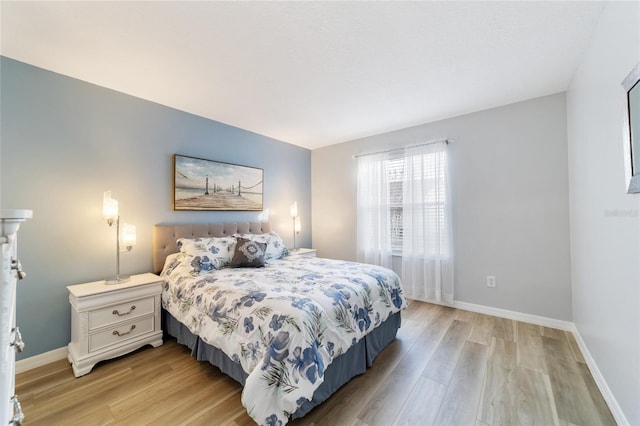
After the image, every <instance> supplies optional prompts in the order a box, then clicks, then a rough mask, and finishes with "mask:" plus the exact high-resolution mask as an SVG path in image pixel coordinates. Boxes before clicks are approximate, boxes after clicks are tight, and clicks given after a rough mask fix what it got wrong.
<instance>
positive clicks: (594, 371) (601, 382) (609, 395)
mask: <svg viewBox="0 0 640 426" xmlns="http://www.w3.org/2000/svg"><path fill="white" fill-rule="evenodd" d="M571 331H573V336H574V337H575V339H576V343H577V344H578V347H579V348H580V352H582V357H583V358H584V360H585V361H586V362H587V366H588V367H589V371H591V375H592V376H593V380H595V382H596V385H597V386H598V389H600V393H601V394H602V397H603V398H604V400H605V401H606V403H607V405H608V406H609V409H610V410H611V414H613V417H614V418H615V419H616V423H618V424H619V425H621V426H625V425H629V421H628V420H627V417H626V416H625V415H624V412H623V411H622V408H620V405H619V404H618V401H617V400H616V398H615V396H613V392H611V389H609V385H607V381H606V380H605V379H604V376H603V375H602V373H601V372H600V369H599V368H598V365H597V364H596V361H595V360H594V359H593V357H592V356H591V353H590V352H589V349H588V348H587V345H586V343H585V342H584V340H583V339H582V335H581V334H580V331H578V328H577V327H576V326H575V324H573V330H571Z"/></svg>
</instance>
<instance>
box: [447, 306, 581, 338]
mask: <svg viewBox="0 0 640 426" xmlns="http://www.w3.org/2000/svg"><path fill="white" fill-rule="evenodd" d="M452 306H453V307H454V308H459V309H464V310H465V311H471V312H478V313H480V314H485V315H493V316H494V317H500V318H506V319H510V320H516V321H522V322H528V323H530V324H535V325H542V326H545V327H550V328H557V329H560V330H565V331H574V330H575V326H574V324H573V323H572V322H570V321H562V320H558V319H554V318H547V317H541V316H539V315H532V314H524V313H522V312H516V311H510V310H508V309H500V308H494V307H492V306H484V305H476V304H474V303H467V302H459V301H457V300H454V301H453V305H452Z"/></svg>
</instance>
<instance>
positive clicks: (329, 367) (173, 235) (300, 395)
mask: <svg viewBox="0 0 640 426" xmlns="http://www.w3.org/2000/svg"><path fill="white" fill-rule="evenodd" d="M236 237H241V238H236ZM276 237H277V238H276ZM230 241H233V242H234V243H233V245H231V243H230ZM235 242H237V244H236V243H235ZM245 243H246V247H242V245H243V244H245ZM258 243H259V244H258ZM207 244H209V245H207ZM236 245H237V248H236ZM227 247H228V250H229V252H231V251H234V250H235V252H236V253H235V255H236V257H237V256H238V254H240V255H242V254H241V253H238V252H239V251H240V250H239V249H240V248H242V249H243V250H244V249H245V248H247V247H248V248H249V249H251V248H256V247H257V249H259V250H263V252H261V254H263V255H264V257H265V258H266V260H267V261H266V265H265V267H257V268H256V267H236V268H229V267H224V266H226V264H224V263H220V264H218V263H216V262H218V261H219V259H222V257H221V256H223V254H224V253H226V252H225V250H227ZM204 249H206V250H207V253H206V255H202V256H199V255H198V254H202V253H201V252H198V251H197V250H204ZM274 250H275V251H274ZM250 251H251V250H250ZM212 252H213V253H215V254H214V255H211V254H210V253H212ZM252 253H253V252H252ZM247 254H248V255H249V260H252V259H253V258H252V257H251V254H250V253H248V252H247ZM267 254H268V255H267ZM280 254H281V255H282V257H281V258H280ZM232 257H233V256H232ZM241 257H242V256H241ZM246 260H247V259H244V261H245V262H246ZM233 261H236V259H235V258H234V259H233ZM236 263H237V262H236ZM250 264H251V263H250ZM241 265H243V264H241ZM153 266H154V271H155V272H160V273H161V275H162V277H163V280H164V284H163V294H162V306H163V330H164V331H165V333H167V334H169V335H171V336H173V337H175V338H176V339H177V341H178V343H180V344H183V345H186V346H188V347H189V348H190V349H191V353H192V355H193V356H194V357H196V358H197V359H198V360H201V361H208V362H210V363H211V364H213V365H215V366H216V367H218V368H219V369H220V370H221V371H222V372H224V373H225V374H227V375H229V376H230V377H232V378H233V379H235V380H236V381H238V382H239V383H241V384H242V385H243V386H244V389H243V393H242V403H243V405H244V406H245V407H246V408H247V412H248V414H249V415H250V416H251V417H252V418H253V419H254V420H255V421H256V422H257V423H259V424H266V425H283V424H286V423H287V422H288V421H289V420H290V419H294V418H299V417H302V416H304V415H305V414H306V413H308V412H309V411H310V410H311V409H312V408H314V407H315V406H317V405H318V404H320V403H322V402H323V401H325V400H326V399H327V398H329V397H330V396H331V395H332V394H333V393H334V392H335V391H336V390H337V389H338V388H340V386H342V385H344V384H345V383H346V382H348V381H349V380H350V379H351V378H353V377H354V376H356V375H359V374H362V373H364V372H365V371H366V369H367V368H368V367H370V366H371V365H372V363H373V360H374V359H375V357H376V356H377V355H378V354H379V353H380V352H381V351H382V350H383V349H384V348H385V347H386V346H387V345H388V344H389V343H391V342H392V341H393V340H394V339H395V336H396V332H397V330H398V328H399V327H400V324H401V318H400V311H401V310H402V309H404V308H406V301H405V299H404V296H403V294H402V290H401V288H400V282H399V278H398V276H397V275H396V274H395V273H393V272H392V271H390V270H388V269H385V268H381V267H377V266H373V265H364V264H359V263H354V262H344V261H336V260H330V259H320V258H308V257H303V256H286V248H284V245H283V244H282V242H281V240H280V239H279V237H278V236H277V234H275V233H274V232H272V231H271V226H270V224H269V223H268V222H252V223H248V222H239V223H211V224H180V225H156V226H155V228H154V247H153Z"/></svg>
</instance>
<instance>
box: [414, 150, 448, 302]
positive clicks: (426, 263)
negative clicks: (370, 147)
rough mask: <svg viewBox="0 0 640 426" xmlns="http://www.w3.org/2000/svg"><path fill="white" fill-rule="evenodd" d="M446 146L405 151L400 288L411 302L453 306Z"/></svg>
mask: <svg viewBox="0 0 640 426" xmlns="http://www.w3.org/2000/svg"><path fill="white" fill-rule="evenodd" d="M449 191H450V188H449V174H448V167H447V144H446V143H444V142H443V143H435V144H428V145H422V146H416V147H409V148H406V149H405V159H404V177H403V192H402V193H403V205H402V207H403V211H402V216H403V220H402V223H403V237H402V288H403V291H404V292H405V295H406V296H407V297H408V298H410V299H417V300H435V301H440V302H445V303H452V302H453V253H452V248H453V242H452V232H451V197H450V194H449Z"/></svg>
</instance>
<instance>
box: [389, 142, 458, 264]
mask: <svg viewBox="0 0 640 426" xmlns="http://www.w3.org/2000/svg"><path fill="white" fill-rule="evenodd" d="M407 162H411V163H412V164H411V166H412V167H411V169H412V170H413V173H414V176H411V177H410V176H405V168H406V166H407ZM444 164H445V152H444V151H439V152H431V153H427V154H421V155H415V156H412V157H406V158H405V157H403V156H398V157H396V158H390V159H388V160H386V161H385V163H384V170H385V175H386V180H387V183H388V186H389V222H390V223H389V226H390V231H391V248H392V250H393V251H394V252H396V253H400V252H402V240H403V233H404V226H403V221H404V217H403V211H404V209H405V208H413V209H416V208H417V209H422V210H423V211H422V215H421V216H423V217H426V218H431V220H427V221H426V223H425V229H424V233H425V234H428V235H442V236H444V235H446V234H445V233H444V232H443V231H444V227H445V203H446V199H445V195H444V194H446V191H445V189H446V188H445V187H444V185H445V172H446V171H445V167H444ZM409 180H410V181H411V182H420V184H422V183H423V182H424V185H423V186H424V188H425V189H426V188H430V189H428V190H425V191H422V192H421V194H422V196H423V198H422V199H419V200H415V199H413V200H412V199H411V197H409V198H408V199H407V200H406V202H405V200H404V197H405V185H406V183H405V182H408V181H409ZM421 237H422V236H420V235H418V238H421ZM440 243H441V247H442V248H443V249H444V251H445V252H446V251H447V247H446V246H447V239H446V238H443V241H441V242H440Z"/></svg>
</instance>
